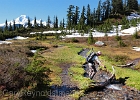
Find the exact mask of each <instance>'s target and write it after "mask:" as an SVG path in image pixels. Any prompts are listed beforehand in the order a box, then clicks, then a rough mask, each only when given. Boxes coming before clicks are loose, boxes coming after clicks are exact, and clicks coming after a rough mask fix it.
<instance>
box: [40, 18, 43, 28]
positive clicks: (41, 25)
mask: <svg viewBox="0 0 140 100" xmlns="http://www.w3.org/2000/svg"><path fill="white" fill-rule="evenodd" d="M40 27H41V28H43V24H42V20H40Z"/></svg>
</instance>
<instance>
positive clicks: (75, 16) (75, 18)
mask: <svg viewBox="0 0 140 100" xmlns="http://www.w3.org/2000/svg"><path fill="white" fill-rule="evenodd" d="M79 12H80V11H79V7H78V6H76V10H75V13H74V15H73V25H77V24H78V21H79Z"/></svg>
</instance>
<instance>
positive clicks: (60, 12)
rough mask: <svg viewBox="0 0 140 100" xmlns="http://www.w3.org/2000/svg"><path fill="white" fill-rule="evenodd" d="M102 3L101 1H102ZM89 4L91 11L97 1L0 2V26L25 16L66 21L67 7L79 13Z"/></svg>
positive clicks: (3, 0)
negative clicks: (75, 9) (74, 7)
mask: <svg viewBox="0 0 140 100" xmlns="http://www.w3.org/2000/svg"><path fill="white" fill-rule="evenodd" d="M102 1H103V0H102ZM88 4H90V8H91V10H92V9H94V8H97V5H98V0H0V9H1V10H0V24H2V23H5V21H6V19H7V21H11V20H13V19H15V18H17V17H19V16H20V15H27V16H29V17H31V18H33V19H34V17H36V19H42V20H44V21H46V20H47V18H48V15H49V16H50V18H51V20H52V21H53V18H54V16H57V17H58V20H59V21H60V20H62V19H63V18H64V19H65V21H66V15H67V9H68V8H69V5H74V6H78V7H79V8H80V11H81V9H82V7H83V6H85V7H87V5H88Z"/></svg>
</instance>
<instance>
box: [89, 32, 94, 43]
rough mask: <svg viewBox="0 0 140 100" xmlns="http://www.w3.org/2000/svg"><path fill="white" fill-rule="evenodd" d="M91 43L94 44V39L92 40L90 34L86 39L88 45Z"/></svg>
mask: <svg viewBox="0 0 140 100" xmlns="http://www.w3.org/2000/svg"><path fill="white" fill-rule="evenodd" d="M92 43H94V39H93V35H92V33H91V32H90V34H89V37H88V44H92Z"/></svg>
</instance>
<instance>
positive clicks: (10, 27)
mask: <svg viewBox="0 0 140 100" xmlns="http://www.w3.org/2000/svg"><path fill="white" fill-rule="evenodd" d="M12 30H13V29H12V24H11V22H10V24H9V31H12Z"/></svg>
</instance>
